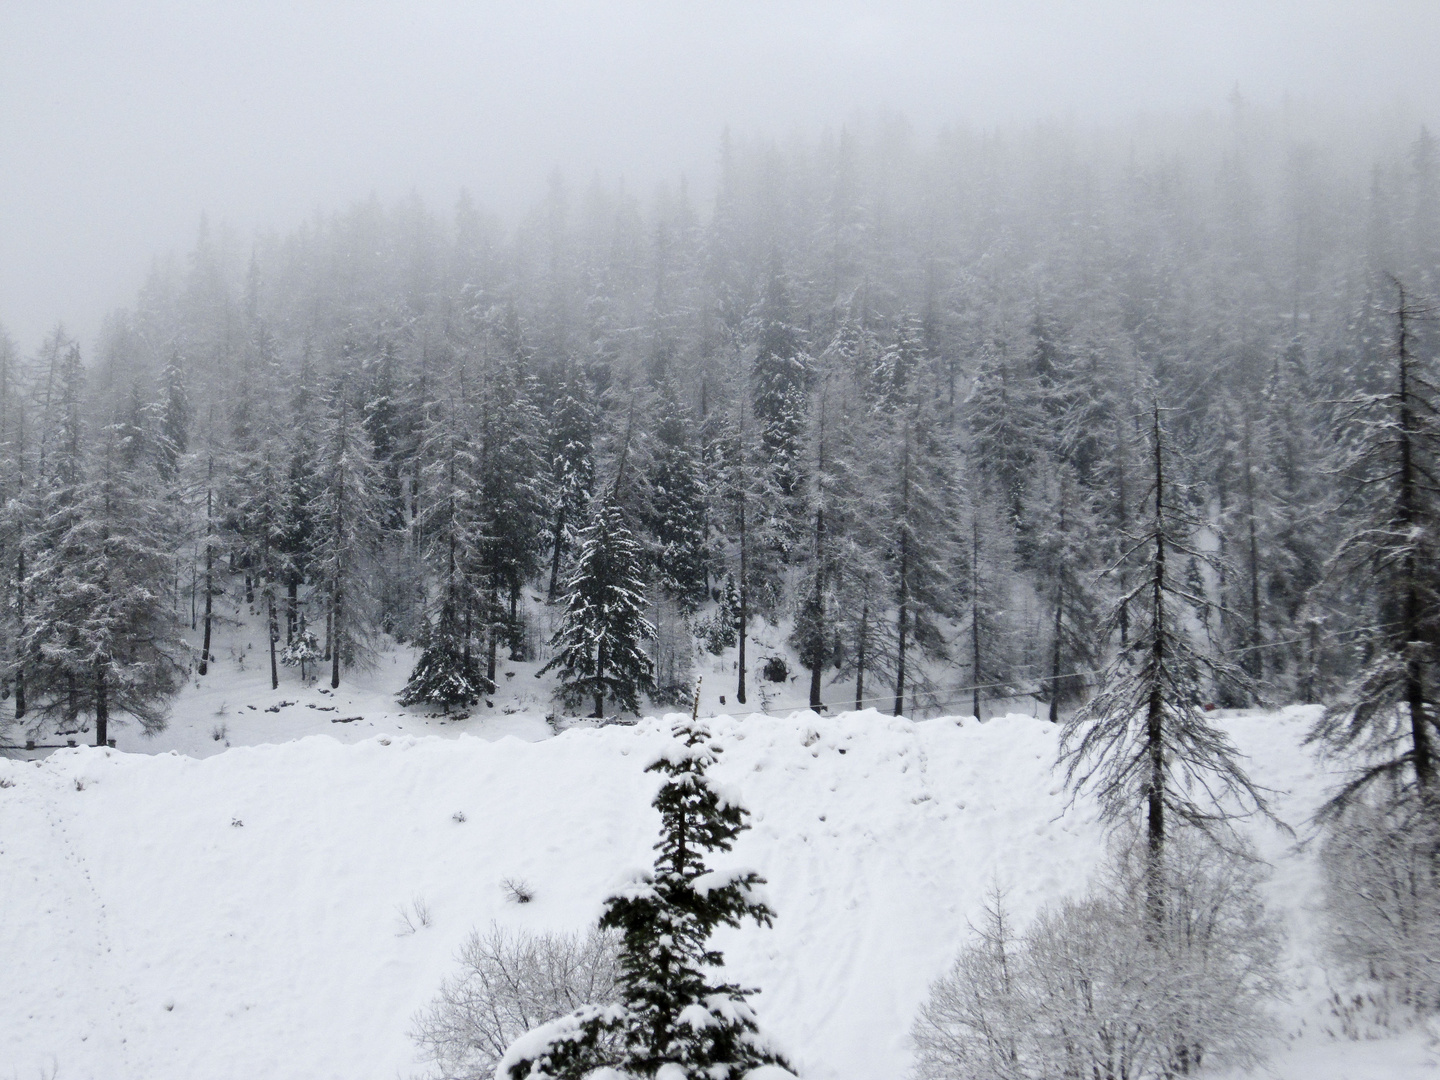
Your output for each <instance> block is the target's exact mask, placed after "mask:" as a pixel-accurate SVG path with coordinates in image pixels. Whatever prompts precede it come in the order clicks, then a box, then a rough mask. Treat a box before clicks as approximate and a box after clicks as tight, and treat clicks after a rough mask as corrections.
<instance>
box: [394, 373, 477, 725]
mask: <svg viewBox="0 0 1440 1080" xmlns="http://www.w3.org/2000/svg"><path fill="white" fill-rule="evenodd" d="M463 392H464V387H463V386H461V387H459V388H458V393H457V395H456V396H455V397H452V398H451V400H450V401H449V402H448V403H447V406H441V405H439V404H438V403H437V405H436V406H435V407H434V410H433V414H432V417H431V420H430V422H429V424H428V425H427V429H426V431H425V437H424V441H423V443H422V446H421V456H422V458H423V459H424V461H425V464H424V466H423V468H422V472H421V478H422V480H423V482H424V504H423V505H424V509H423V511H422V512H421V515H420V518H419V521H418V525H419V531H420V535H421V537H422V538H423V542H424V551H425V561H426V562H427V563H428V564H429V567H430V571H431V577H432V580H433V582H434V590H435V596H434V600H433V606H434V608H435V612H434V615H433V617H432V619H431V622H430V624H429V625H428V626H427V628H426V631H425V635H424V638H423V642H422V644H423V649H422V652H421V655H420V658H419V660H417V661H416V664H415V669H414V671H413V672H412V673H411V675H410V680H409V682H407V683H406V685H405V689H404V690H403V691H402V692H401V695H400V703H401V704H402V705H415V704H419V703H420V702H429V703H431V704H435V705H440V706H443V707H444V708H445V709H447V710H448V709H449V708H450V706H451V705H465V704H469V703H471V702H474V701H477V700H478V699H479V698H480V696H481V695H483V694H488V693H492V692H493V691H494V689H495V684H494V682H493V681H492V680H490V679H487V678H486V677H485V674H484V673H483V672H482V671H481V669H480V666H479V664H478V663H477V662H476V660H475V658H474V655H473V653H472V652H471V641H472V639H473V619H474V614H475V612H476V611H477V610H478V609H479V602H480V598H481V594H480V593H478V592H477V590H476V589H475V587H474V585H473V583H472V578H471V575H470V574H468V573H466V568H467V567H470V566H474V565H475V564H476V563H477V560H478V558H479V546H480V543H481V540H482V528H483V514H482V511H481V508H480V506H479V505H478V500H477V496H478V493H479V491H478V483H477V479H476V473H477V471H478V465H479V458H478V456H477V455H476V453H475V451H474V449H473V447H472V446H471V443H470V438H469V416H468V412H467V409H466V407H465V404H466V403H465V402H464V401H463V398H461V397H460V395H463Z"/></svg>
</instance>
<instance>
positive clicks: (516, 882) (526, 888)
mask: <svg viewBox="0 0 1440 1080" xmlns="http://www.w3.org/2000/svg"><path fill="white" fill-rule="evenodd" d="M500 891H501V892H503V893H504V894H505V899H506V900H509V901H510V902H511V903H512V904H528V903H530V901H531V900H534V899H535V890H534V888H532V887H531V885H530V883H529V882H528V881H526V880H525V879H524V878H506V879H505V880H504V881H502V882H500Z"/></svg>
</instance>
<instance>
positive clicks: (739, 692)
mask: <svg viewBox="0 0 1440 1080" xmlns="http://www.w3.org/2000/svg"><path fill="white" fill-rule="evenodd" d="M745 556H746V551H745V496H744V494H743V493H742V494H741V496H740V613H739V616H738V618H739V622H740V625H739V626H738V627H736V629H737V631H738V637H739V641H740V649H739V654H738V658H737V665H736V666H737V667H738V669H739V679H738V685H737V687H736V690H735V700H736V701H738V702H739V703H740V704H741V705H744V704H745V630H746V628H747V627H748V626H749V625H750V588H749V585H748V583H747V581H746V578H747V576H748V575H747V574H746V565H745Z"/></svg>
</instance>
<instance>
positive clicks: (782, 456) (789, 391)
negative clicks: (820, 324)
mask: <svg viewBox="0 0 1440 1080" xmlns="http://www.w3.org/2000/svg"><path fill="white" fill-rule="evenodd" d="M794 317H795V315H794V310H793V306H792V304H791V300H790V294H789V290H788V289H787V288H786V287H785V281H784V278H783V277H782V276H781V274H780V272H779V270H778V268H777V269H776V270H774V271H772V273H771V275H770V280H769V282H768V284H767V285H766V288H765V296H764V298H763V299H762V301H761V303H760V307H759V311H758V313H757V322H758V327H757V331H756V343H755V360H754V363H753V364H752V365H751V370H750V384H751V400H752V402H753V412H754V419H755V426H756V427H757V429H758V430H759V435H760V444H761V448H762V451H763V454H764V456H765V460H766V462H767V465H768V469H769V472H770V477H769V479H770V481H771V483H773V485H774V487H775V490H776V492H777V493H778V494H779V496H780V498H781V499H782V500H784V501H785V503H786V504H787V505H786V506H785V507H784V508H783V509H782V514H781V516H782V519H783V521H784V523H785V524H786V525H791V524H794V522H792V521H791V517H792V514H791V512H790V511H791V510H792V509H793V508H792V507H790V506H789V505H788V503H789V502H790V501H791V500H793V499H795V497H796V496H797V495H798V494H799V493H800V487H801V483H802V481H803V479H804V476H803V473H804V469H803V466H802V464H801V458H802V456H803V453H804V446H803V434H804V430H805V417H806V412H807V406H806V382H807V380H808V378H809V359H808V357H807V356H806V355H805V351H804V349H803V348H802V347H801V342H800V333H799V331H798V329H797V328H796V327H795V325H794ZM778 539H780V540H781V541H784V540H786V539H788V530H786V531H785V532H783V533H782V534H781V535H780V536H779V537H778Z"/></svg>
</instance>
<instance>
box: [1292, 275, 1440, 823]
mask: <svg viewBox="0 0 1440 1080" xmlns="http://www.w3.org/2000/svg"><path fill="white" fill-rule="evenodd" d="M1395 290H1396V293H1397V304H1396V307H1395V309H1394V311H1393V312H1392V315H1393V317H1394V319H1395V331H1396V332H1395V340H1394V369H1393V372H1392V380H1393V381H1392V383H1391V387H1390V389H1389V390H1388V391H1385V392H1383V393H1378V394H1367V395H1362V396H1358V397H1355V398H1353V399H1351V400H1350V401H1349V402H1348V403H1347V405H1346V407H1345V410H1344V412H1343V413H1342V414H1341V420H1342V422H1343V423H1345V424H1346V425H1347V426H1348V427H1349V428H1350V430H1351V431H1352V432H1353V433H1354V443H1353V446H1352V453H1351V460H1350V462H1349V464H1348V467H1347V469H1346V472H1347V474H1348V477H1349V479H1350V482H1351V485H1352V489H1353V493H1354V495H1353V497H1354V498H1355V499H1356V500H1358V502H1359V504H1360V513H1359V515H1358V521H1357V525H1358V528H1357V529H1356V530H1355V531H1353V532H1351V533H1350V534H1349V535H1348V536H1346V537H1345V538H1344V539H1343V540H1342V541H1341V543H1340V546H1339V549H1338V550H1337V551H1336V553H1335V556H1334V558H1333V567H1332V572H1333V573H1336V574H1338V575H1343V576H1345V577H1347V578H1350V579H1352V580H1358V581H1362V582H1364V587H1365V589H1366V590H1367V591H1368V592H1370V593H1372V594H1373V595H1374V596H1375V597H1376V599H1377V601H1378V603H1377V604H1376V608H1375V615H1376V618H1375V619H1374V620H1373V622H1374V626H1373V628H1367V631H1366V632H1365V635H1364V639H1363V640H1364V643H1365V646H1366V647H1367V649H1368V650H1369V651H1370V653H1371V655H1372V656H1373V659H1372V660H1371V662H1370V664H1369V666H1368V667H1367V668H1366V669H1365V670H1364V671H1362V672H1361V673H1360V675H1359V676H1358V677H1357V678H1356V679H1355V680H1354V681H1353V682H1352V683H1351V685H1350V687H1349V688H1348V690H1347V692H1346V693H1345V695H1344V697H1343V698H1342V699H1341V700H1340V701H1339V702H1337V703H1336V704H1335V705H1333V706H1332V707H1331V708H1329V709H1327V710H1326V712H1325V715H1324V716H1323V717H1322V718H1321V720H1320V722H1319V723H1318V724H1317V725H1316V726H1315V728H1314V730H1313V731H1312V732H1311V734H1310V738H1311V740H1312V741H1318V742H1322V743H1324V744H1326V745H1327V746H1329V747H1330V748H1331V749H1332V750H1335V751H1337V752H1351V753H1358V754H1359V756H1360V768H1359V769H1358V770H1357V772H1356V775H1355V776H1353V777H1352V778H1351V779H1350V780H1349V781H1348V782H1347V783H1345V784H1344V785H1343V786H1342V787H1341V788H1340V789H1339V790H1338V791H1337V792H1336V793H1335V795H1334V796H1332V798H1331V799H1330V801H1329V802H1328V803H1327V804H1326V806H1325V808H1324V810H1323V813H1325V814H1327V815H1330V816H1334V815H1337V814H1339V813H1341V812H1343V811H1344V810H1345V809H1347V808H1348V806H1349V805H1350V804H1351V803H1353V802H1355V801H1356V800H1357V799H1359V798H1360V797H1361V796H1362V795H1364V794H1366V793H1368V792H1369V791H1370V790H1372V789H1374V788H1380V787H1386V786H1388V788H1389V791H1387V792H1386V797H1388V798H1392V799H1399V800H1400V801H1411V802H1414V803H1416V804H1418V805H1419V806H1421V807H1422V808H1423V810H1424V812H1425V814H1426V816H1427V817H1429V818H1430V819H1431V820H1432V821H1434V820H1436V819H1437V817H1440V788H1437V778H1436V755H1437V747H1436V741H1437V738H1440V717H1437V706H1440V690H1437V686H1436V680H1437V667H1436V649H1437V647H1440V498H1437V490H1436V489H1437V477H1440V387H1437V383H1436V381H1435V377H1434V375H1433V365H1431V364H1426V363H1424V362H1422V361H1421V359H1420V358H1419V357H1417V356H1416V355H1415V352H1414V349H1413V343H1412V333H1413V331H1412V324H1413V322H1414V321H1415V320H1416V319H1417V318H1418V317H1420V316H1422V315H1423V314H1426V309H1424V308H1422V307H1420V306H1419V305H1417V304H1415V303H1414V302H1413V301H1412V300H1410V299H1408V298H1407V296H1406V292H1405V288H1404V286H1403V285H1402V284H1401V283H1400V282H1398V281H1396V282H1395Z"/></svg>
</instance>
